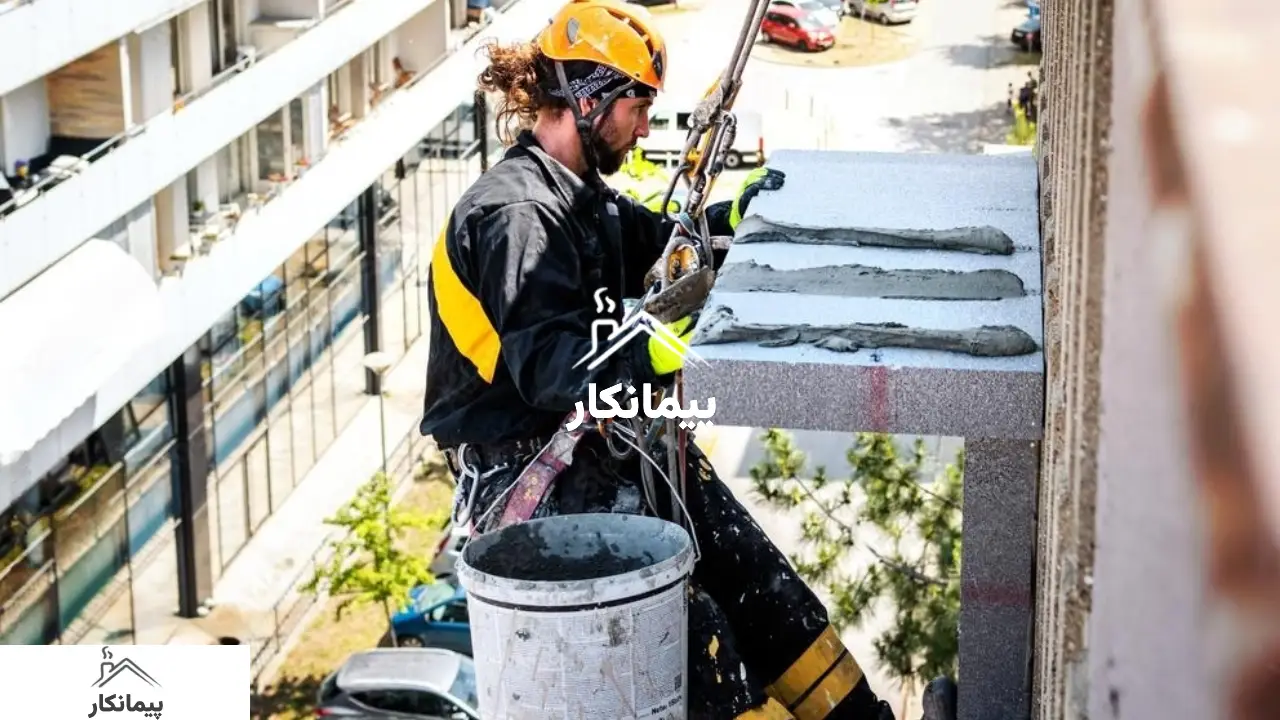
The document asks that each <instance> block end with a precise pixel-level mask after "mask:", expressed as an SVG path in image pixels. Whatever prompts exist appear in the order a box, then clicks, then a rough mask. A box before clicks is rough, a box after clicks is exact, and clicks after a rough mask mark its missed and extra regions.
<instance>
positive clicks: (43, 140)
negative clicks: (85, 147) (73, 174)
mask: <svg viewBox="0 0 1280 720" xmlns="http://www.w3.org/2000/svg"><path fill="white" fill-rule="evenodd" d="M49 133H50V127H49V96H48V94H47V93H46V92H45V84H44V78H37V79H36V80H32V81H31V82H29V83H27V84H26V85H23V86H22V87H20V88H15V89H14V90H13V91H12V92H10V93H9V94H7V95H5V96H3V97H0V170H3V172H4V173H5V174H6V175H11V174H14V172H15V170H14V166H15V165H16V163H17V162H18V161H20V160H30V159H31V158H34V157H36V156H38V155H43V154H44V151H45V149H46V148H47V147H48V146H49Z"/></svg>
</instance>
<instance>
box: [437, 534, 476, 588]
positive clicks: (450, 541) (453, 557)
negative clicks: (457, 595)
mask: <svg viewBox="0 0 1280 720" xmlns="http://www.w3.org/2000/svg"><path fill="white" fill-rule="evenodd" d="M470 537H471V528H470V527H468V526H467V525H455V524H453V523H449V526H448V527H446V528H445V529H444V530H443V531H442V532H441V533H440V542H439V544H437V545H436V554H435V557H433V558H432V559H431V574H432V575H435V576H436V577H437V578H440V579H441V580H449V581H450V582H453V575H454V572H455V566H456V565H457V564H458V556H459V555H461V554H462V548H463V546H465V545H466V544H467V540H468V539H469V538H470Z"/></svg>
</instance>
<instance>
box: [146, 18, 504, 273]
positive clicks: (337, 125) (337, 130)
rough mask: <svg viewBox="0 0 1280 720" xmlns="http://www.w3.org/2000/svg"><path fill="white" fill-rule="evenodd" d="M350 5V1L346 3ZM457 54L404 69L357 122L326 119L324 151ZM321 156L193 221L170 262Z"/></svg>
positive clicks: (224, 230) (252, 209)
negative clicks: (186, 239)
mask: <svg viewBox="0 0 1280 720" xmlns="http://www.w3.org/2000/svg"><path fill="white" fill-rule="evenodd" d="M347 1H348V2H350V1H351V0H347ZM483 29H484V27H483V26H478V27H475V28H473V29H469V32H468V36H467V37H468V38H469V37H471V36H474V35H475V34H476V33H478V32H480V31H481V30H483ZM455 52H457V51H456V50H455V49H453V48H449V49H447V50H446V51H445V52H444V53H442V54H441V55H440V57H438V58H436V59H435V60H433V61H432V62H431V63H430V64H429V65H428V66H427V67H425V68H423V69H421V70H408V69H406V74H405V75H403V76H402V77H400V78H398V82H393V83H388V84H387V85H385V86H382V87H380V88H378V89H377V91H378V92H377V93H376V94H375V97H374V100H373V103H372V108H371V109H370V111H369V114H368V115H366V116H365V117H363V118H361V119H360V120H359V121H350V120H347V121H344V122H336V121H335V120H334V119H331V120H330V123H329V126H328V133H329V146H328V148H327V149H332V148H333V147H336V146H339V145H341V144H342V143H344V142H345V141H347V140H348V139H349V138H350V137H352V136H353V135H354V134H357V133H359V132H360V130H361V128H363V127H366V126H367V123H368V122H369V121H371V120H376V119H377V118H378V115H379V109H380V107H381V106H382V105H383V104H384V103H386V102H387V101H388V100H390V99H391V98H393V97H395V96H397V95H399V94H401V93H404V92H407V91H408V90H411V89H413V88H414V87H415V86H417V84H418V83H419V82H420V81H421V80H422V79H423V78H425V77H427V76H428V75H430V74H431V73H432V72H433V71H434V70H435V69H436V68H437V67H439V66H440V65H442V64H443V63H444V62H445V61H446V60H448V59H449V58H451V57H453V55H454V53H455ZM323 158H324V156H323V155H321V156H320V157H318V158H315V159H314V160H310V161H309V162H308V163H307V164H306V165H305V166H300V167H299V168H298V170H297V172H296V173H295V174H294V175H293V176H292V177H286V176H281V177H279V178H275V179H272V180H269V181H268V182H269V184H270V187H269V189H268V190H267V192H264V193H245V194H244V195H243V196H242V197H241V198H239V199H237V200H236V201H234V202H231V203H226V204H224V205H222V206H221V207H219V208H218V210H217V211H215V212H211V213H209V214H208V215H207V216H204V217H201V218H199V219H194V218H193V221H192V222H191V225H190V233H191V237H190V242H189V243H188V244H186V245H184V246H182V247H179V248H177V249H176V251H175V254H174V256H173V257H171V258H170V259H171V260H173V261H184V260H186V259H189V258H190V257H191V256H193V255H201V254H205V253H207V252H208V250H209V249H210V248H211V247H212V246H213V244H214V243H217V242H220V241H222V240H225V239H227V238H229V237H231V236H232V235H233V234H234V233H235V231H236V226H237V225H238V224H239V222H240V218H242V217H244V215H245V214H247V213H257V212H259V211H261V210H262V208H264V207H266V206H267V205H268V204H270V203H271V201H272V200H274V199H276V198H278V197H280V195H281V194H282V193H283V192H284V191H286V190H287V189H288V188H289V187H290V186H291V185H293V183H294V182H296V181H297V180H298V179H299V178H301V177H302V176H303V175H304V174H305V173H306V172H307V170H308V169H309V168H310V167H312V166H314V165H315V164H316V163H317V162H320V161H321V160H323Z"/></svg>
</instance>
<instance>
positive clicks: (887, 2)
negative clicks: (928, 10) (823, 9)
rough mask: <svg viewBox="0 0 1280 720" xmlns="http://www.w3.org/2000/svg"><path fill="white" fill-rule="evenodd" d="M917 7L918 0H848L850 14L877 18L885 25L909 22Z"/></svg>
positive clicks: (872, 18) (868, 18) (913, 16)
mask: <svg viewBox="0 0 1280 720" xmlns="http://www.w3.org/2000/svg"><path fill="white" fill-rule="evenodd" d="M919 8H920V2H919V0H883V2H869V1H868V0H849V14H850V15H852V16H853V17H864V18H866V19H867V20H877V21H879V22H880V23H882V24H885V25H897V24H899V23H908V22H911V21H912V20H913V19H915V16H916V10H918V9H919Z"/></svg>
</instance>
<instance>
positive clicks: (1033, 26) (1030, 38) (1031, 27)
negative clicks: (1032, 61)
mask: <svg viewBox="0 0 1280 720" xmlns="http://www.w3.org/2000/svg"><path fill="white" fill-rule="evenodd" d="M1009 39H1010V40H1012V41H1013V44H1014V45H1017V46H1018V47H1019V48H1021V49H1022V51H1023V52H1040V39H1041V32H1040V16H1039V15H1036V16H1035V17H1029V18H1027V19H1026V20H1024V21H1023V23H1022V24H1021V25H1019V26H1018V27H1016V28H1014V29H1013V33H1012V34H1011V35H1010V36H1009Z"/></svg>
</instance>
